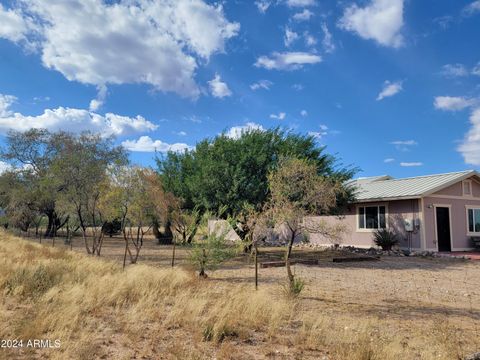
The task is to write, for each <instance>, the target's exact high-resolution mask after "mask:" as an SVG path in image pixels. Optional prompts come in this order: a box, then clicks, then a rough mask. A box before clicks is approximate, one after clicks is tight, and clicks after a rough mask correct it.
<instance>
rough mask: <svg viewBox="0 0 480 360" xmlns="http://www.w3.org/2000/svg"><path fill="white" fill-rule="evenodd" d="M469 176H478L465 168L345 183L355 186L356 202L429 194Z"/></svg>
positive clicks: (369, 178)
mask: <svg viewBox="0 0 480 360" xmlns="http://www.w3.org/2000/svg"><path fill="white" fill-rule="evenodd" d="M471 176H476V177H477V178H479V174H478V173H477V172H476V171H475V170H466V171H460V172H452V173H447V174H436V175H425V176H417V177H411V178H403V179H394V178H392V177H390V176H388V175H383V176H374V177H368V178H358V179H355V180H351V181H349V182H348V183H347V184H348V186H352V187H354V188H356V192H355V196H356V201H357V202H362V201H364V202H366V201H383V200H401V199H415V198H420V197H423V196H427V195H430V194H432V193H434V192H437V191H439V190H441V189H443V188H446V187H448V186H451V185H453V184H455V183H457V182H458V181H461V180H464V179H466V178H469V177H471Z"/></svg>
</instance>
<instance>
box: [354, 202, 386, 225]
mask: <svg viewBox="0 0 480 360" xmlns="http://www.w3.org/2000/svg"><path fill="white" fill-rule="evenodd" d="M385 227H386V223H385V206H360V207H359V208H358V228H359V229H385Z"/></svg>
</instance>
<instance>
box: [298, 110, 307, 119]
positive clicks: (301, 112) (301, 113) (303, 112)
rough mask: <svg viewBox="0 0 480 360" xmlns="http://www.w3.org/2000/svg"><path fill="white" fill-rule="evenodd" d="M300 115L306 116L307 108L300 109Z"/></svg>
mask: <svg viewBox="0 0 480 360" xmlns="http://www.w3.org/2000/svg"><path fill="white" fill-rule="evenodd" d="M300 115H302V116H303V117H305V116H308V112H307V110H302V111H300Z"/></svg>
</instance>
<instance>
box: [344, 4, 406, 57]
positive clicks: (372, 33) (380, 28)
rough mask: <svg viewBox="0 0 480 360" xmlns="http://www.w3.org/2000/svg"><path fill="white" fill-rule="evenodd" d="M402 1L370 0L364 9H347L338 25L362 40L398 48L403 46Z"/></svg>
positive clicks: (351, 7)
mask: <svg viewBox="0 0 480 360" xmlns="http://www.w3.org/2000/svg"><path fill="white" fill-rule="evenodd" d="M403 1H404V0H371V1H370V3H369V4H368V5H367V6H365V7H359V6H358V5H356V4H353V5H351V6H349V7H347V8H346V9H345V11H344V13H343V16H342V18H341V19H340V21H339V23H338V25H339V27H340V28H342V29H344V30H347V31H351V32H354V33H356V34H357V35H359V36H360V37H362V38H364V39H369V40H375V41H376V42H378V43H379V44H380V45H383V46H390V47H394V48H398V47H400V46H402V45H403V36H402V34H401V29H402V26H403Z"/></svg>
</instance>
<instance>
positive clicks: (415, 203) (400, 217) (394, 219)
mask: <svg viewBox="0 0 480 360" xmlns="http://www.w3.org/2000/svg"><path fill="white" fill-rule="evenodd" d="M369 205H371V206H373V205H385V206H386V213H387V224H388V227H389V228H391V229H394V231H395V232H396V233H397V234H398V235H399V239H400V246H401V247H407V246H408V242H407V235H406V232H405V228H404V224H403V221H404V219H405V218H409V219H411V220H413V219H415V218H417V219H419V218H420V216H419V207H420V206H419V200H418V199H413V200H398V201H391V202H376V203H360V204H355V205H351V206H350V207H349V208H348V209H347V211H346V212H345V215H344V216H341V217H337V216H320V217H316V218H312V219H317V221H321V220H323V221H326V222H327V223H329V224H335V223H342V224H344V225H345V226H346V227H347V229H348V230H347V232H346V234H345V236H344V237H343V241H342V242H341V244H342V245H352V246H356V247H371V246H375V244H374V243H373V230H367V229H358V226H357V222H358V219H357V207H358V206H369ZM420 226H421V225H420ZM420 236H421V232H420V231H419V230H418V231H415V232H414V233H413V234H412V247H413V248H420V246H421V241H420ZM309 239H310V242H312V243H315V244H331V243H332V242H331V241H330V240H329V239H328V238H326V237H324V236H321V235H319V234H309Z"/></svg>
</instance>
